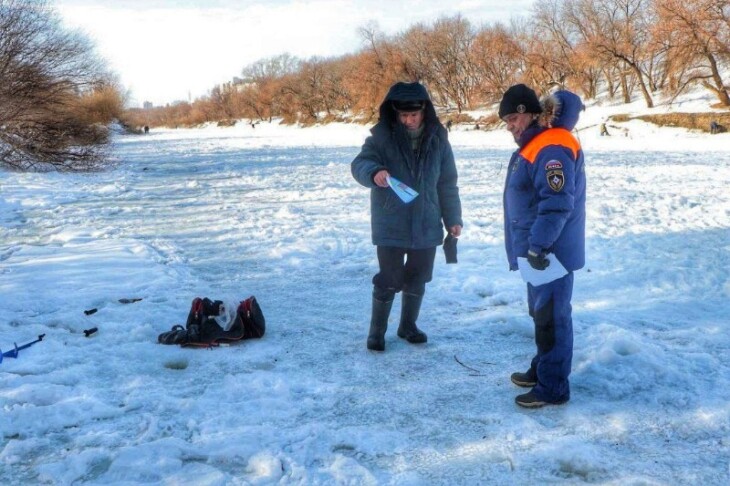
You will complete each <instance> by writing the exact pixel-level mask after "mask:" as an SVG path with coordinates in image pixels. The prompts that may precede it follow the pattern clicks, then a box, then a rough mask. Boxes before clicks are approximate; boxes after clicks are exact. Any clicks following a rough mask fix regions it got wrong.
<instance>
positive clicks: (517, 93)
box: [499, 84, 542, 118]
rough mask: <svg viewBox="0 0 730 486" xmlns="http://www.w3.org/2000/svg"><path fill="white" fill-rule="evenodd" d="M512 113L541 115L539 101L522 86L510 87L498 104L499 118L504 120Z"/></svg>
mask: <svg viewBox="0 0 730 486" xmlns="http://www.w3.org/2000/svg"><path fill="white" fill-rule="evenodd" d="M512 113H542V108H541V107H540V100H538V99H537V95H536V94H535V92H534V91H533V90H531V89H530V88H528V87H527V86H525V85H524V84H515V85H514V86H511V87H510V88H509V89H508V90H507V91H505V92H504V96H502V101H500V102H499V117H500V118H504V117H505V116H507V115H511V114H512Z"/></svg>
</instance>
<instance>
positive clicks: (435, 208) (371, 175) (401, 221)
mask: <svg viewBox="0 0 730 486" xmlns="http://www.w3.org/2000/svg"><path fill="white" fill-rule="evenodd" d="M370 133H371V135H370V136H369V137H368V138H367V139H366V140H365V144H364V145H363V146H362V150H361V151H360V153H359V154H358V155H357V157H355V159H354V160H353V161H352V164H351V170H352V175H353V177H354V178H355V180H356V181H357V182H359V183H360V184H362V185H363V186H365V187H368V188H370V218H371V229H372V239H373V244H374V245H376V246H377V256H378V265H379V267H380V271H379V272H378V273H377V274H376V275H375V276H374V277H373V296H372V314H371V320H370V331H369V334H368V339H367V347H368V349H371V350H373V351H385V331H386V330H387V328H388V317H389V316H390V309H391V307H392V306H393V299H395V294H396V293H397V292H400V291H401V290H402V291H403V297H402V300H401V315H400V325H399V326H398V337H400V338H402V339H405V340H406V341H408V342H409V343H413V344H418V343H425V342H426V341H427V337H426V334H425V333H423V332H422V331H421V330H420V329H419V328H418V327H417V326H416V320H417V319H418V314H419V312H420V310H421V302H422V301H423V295H424V293H425V292H426V283H428V282H430V281H431V278H432V274H433V264H434V259H435V257H436V247H437V246H439V245H441V244H442V243H443V241H444V228H446V230H447V231H448V232H449V234H451V235H452V237H455V238H456V237H459V236H460V235H461V227H462V226H463V223H462V221H461V200H460V198H459V188H458V187H457V185H456V181H457V173H456V164H455V163H454V153H453V152H452V150H451V145H450V144H449V139H448V135H447V132H446V129H445V128H444V126H443V125H442V124H441V122H440V121H439V119H438V117H437V116H436V110H434V107H433V103H431V99H430V98H429V96H428V92H427V91H426V88H424V87H423V85H421V84H420V83H402V82H401V83H396V84H394V85H393V86H391V87H390V90H389V91H388V94H387V95H386V96H385V99H384V100H383V102H382V103H381V105H380V118H379V120H378V123H377V124H376V125H375V126H374V127H373V128H372V129H371V130H370ZM391 176H392V177H393V178H395V179H397V180H398V181H399V182H400V183H402V184H405V185H408V186H410V188H412V189H413V190H415V191H416V192H417V193H418V195H417V196H416V197H415V199H412V200H408V201H409V202H407V203H406V202H404V201H405V200H403V199H401V198H400V197H399V195H398V194H397V193H396V192H395V188H399V187H400V188H402V187H403V186H402V185H398V184H396V183H394V182H393V181H392V179H390V177H391ZM389 181H390V182H391V183H393V184H394V186H395V188H391V187H390V185H389ZM400 190H402V189H400ZM404 260H405V261H404Z"/></svg>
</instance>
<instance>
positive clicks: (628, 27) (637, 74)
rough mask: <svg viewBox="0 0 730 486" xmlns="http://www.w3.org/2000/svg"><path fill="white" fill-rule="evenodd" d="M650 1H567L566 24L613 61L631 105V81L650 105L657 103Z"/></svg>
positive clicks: (626, 98)
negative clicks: (651, 87) (652, 84)
mask: <svg viewBox="0 0 730 486" xmlns="http://www.w3.org/2000/svg"><path fill="white" fill-rule="evenodd" d="M648 3H649V0H566V1H565V18H566V21H567V22H568V23H569V24H570V25H571V26H572V27H573V28H574V29H576V32H577V33H578V35H580V37H581V40H582V41H583V42H585V44H586V46H587V48H588V49H589V50H590V51H591V52H593V53H594V54H595V55H596V56H600V57H601V58H602V59H605V60H606V61H612V62H613V63H614V65H615V66H616V67H617V68H618V69H619V73H620V77H621V79H620V82H621V87H622V90H623V92H624V101H625V102H627V103H628V102H629V101H630V99H629V92H630V82H631V81H630V79H629V76H633V77H634V78H635V80H636V82H637V83H638V85H639V87H640V88H641V93H642V95H643V96H644V100H645V102H646V106H647V107H649V108H652V107H653V106H654V101H653V99H652V96H651V93H650V91H649V78H650V72H649V69H647V65H648V63H649V62H650V61H651V58H652V56H653V52H651V51H650V49H649V46H650V45H651V42H650V38H649V36H650V30H649V25H650V22H651V19H650V11H649V8H648V7H649V5H648Z"/></svg>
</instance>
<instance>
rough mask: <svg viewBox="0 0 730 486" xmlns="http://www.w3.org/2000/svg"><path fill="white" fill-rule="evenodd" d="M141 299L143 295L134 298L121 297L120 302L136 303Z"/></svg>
mask: <svg viewBox="0 0 730 486" xmlns="http://www.w3.org/2000/svg"><path fill="white" fill-rule="evenodd" d="M140 300H142V298H141V297H135V298H132V299H119V303H120V304H134V303H135V302H139V301H140Z"/></svg>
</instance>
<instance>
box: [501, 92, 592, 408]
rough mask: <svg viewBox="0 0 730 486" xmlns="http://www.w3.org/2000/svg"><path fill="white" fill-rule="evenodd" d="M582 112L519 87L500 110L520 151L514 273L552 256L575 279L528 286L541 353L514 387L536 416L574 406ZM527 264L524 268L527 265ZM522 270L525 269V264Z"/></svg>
mask: <svg viewBox="0 0 730 486" xmlns="http://www.w3.org/2000/svg"><path fill="white" fill-rule="evenodd" d="M582 109H583V103H582V102H581V100H580V98H579V97H578V96H576V95H575V94H573V93H571V92H569V91H558V92H556V93H554V94H552V95H551V96H549V97H548V98H546V99H544V100H543V102H542V103H540V101H539V100H538V98H537V95H536V94H535V92H534V91H533V90H532V89H530V88H528V87H527V86H525V85H524V84H518V85H515V86H512V87H511V88H509V89H508V90H507V91H506V92H505V93H504V96H503V97H502V101H501V102H500V105H499V117H500V118H501V119H502V120H503V121H504V122H505V123H506V124H507V130H509V132H510V133H511V134H512V136H513V137H514V140H515V142H516V143H517V145H518V147H519V148H518V150H517V151H516V152H515V153H514V154H513V155H512V158H511V159H510V163H509V169H508V170H507V180H506V183H505V188H504V230H505V231H504V232H505V247H506V249H507V258H508V260H509V266H510V270H517V269H518V261H517V258H518V257H525V258H526V259H527V260H526V261H527V263H529V265H530V266H531V267H532V268H533V269H535V270H538V271H543V270H545V269H546V268H547V267H548V266H549V265H550V261H548V258H547V256H548V255H549V254H551V253H552V254H553V255H554V256H555V258H557V260H558V261H559V262H560V263H561V264H562V265H563V266H564V267H565V269H566V270H567V271H568V273H567V274H566V275H565V276H563V277H561V278H558V279H556V280H553V281H551V282H548V283H545V284H542V285H536V286H535V285H532V284H530V283H528V284H527V302H528V309H529V313H530V316H531V317H532V318H533V321H534V324H535V344H536V345H537V353H536V355H535V357H534V358H533V359H532V363H531V364H530V368H529V369H528V370H527V371H526V372H524V373H513V374H512V376H511V380H512V382H513V383H514V384H516V385H518V386H522V387H528V388H531V390H530V391H529V392H528V393H525V394H523V395H519V396H518V397H517V398H516V399H515V401H516V402H517V404H518V405H520V406H523V407H529V408H535V407H542V406H544V405H549V404H555V405H557V404H562V403H565V402H567V401H568V400H569V399H570V383H569V381H568V375H570V368H571V362H572V358H573V321H572V316H571V313H572V308H571V305H570V300H571V297H572V293H573V271H574V270H578V269H580V268H583V265H584V264H585V215H586V213H585V201H586V176H585V168H584V163H583V150H582V149H581V146H580V143H579V142H578V140H576V138H575V137H574V136H573V135H572V134H571V133H570V131H571V130H572V129H573V128H574V127H575V125H576V123H577V122H578V117H579V115H580V112H581V111H582ZM522 262H525V260H522ZM522 264H523V265H524V264H525V263H522Z"/></svg>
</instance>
